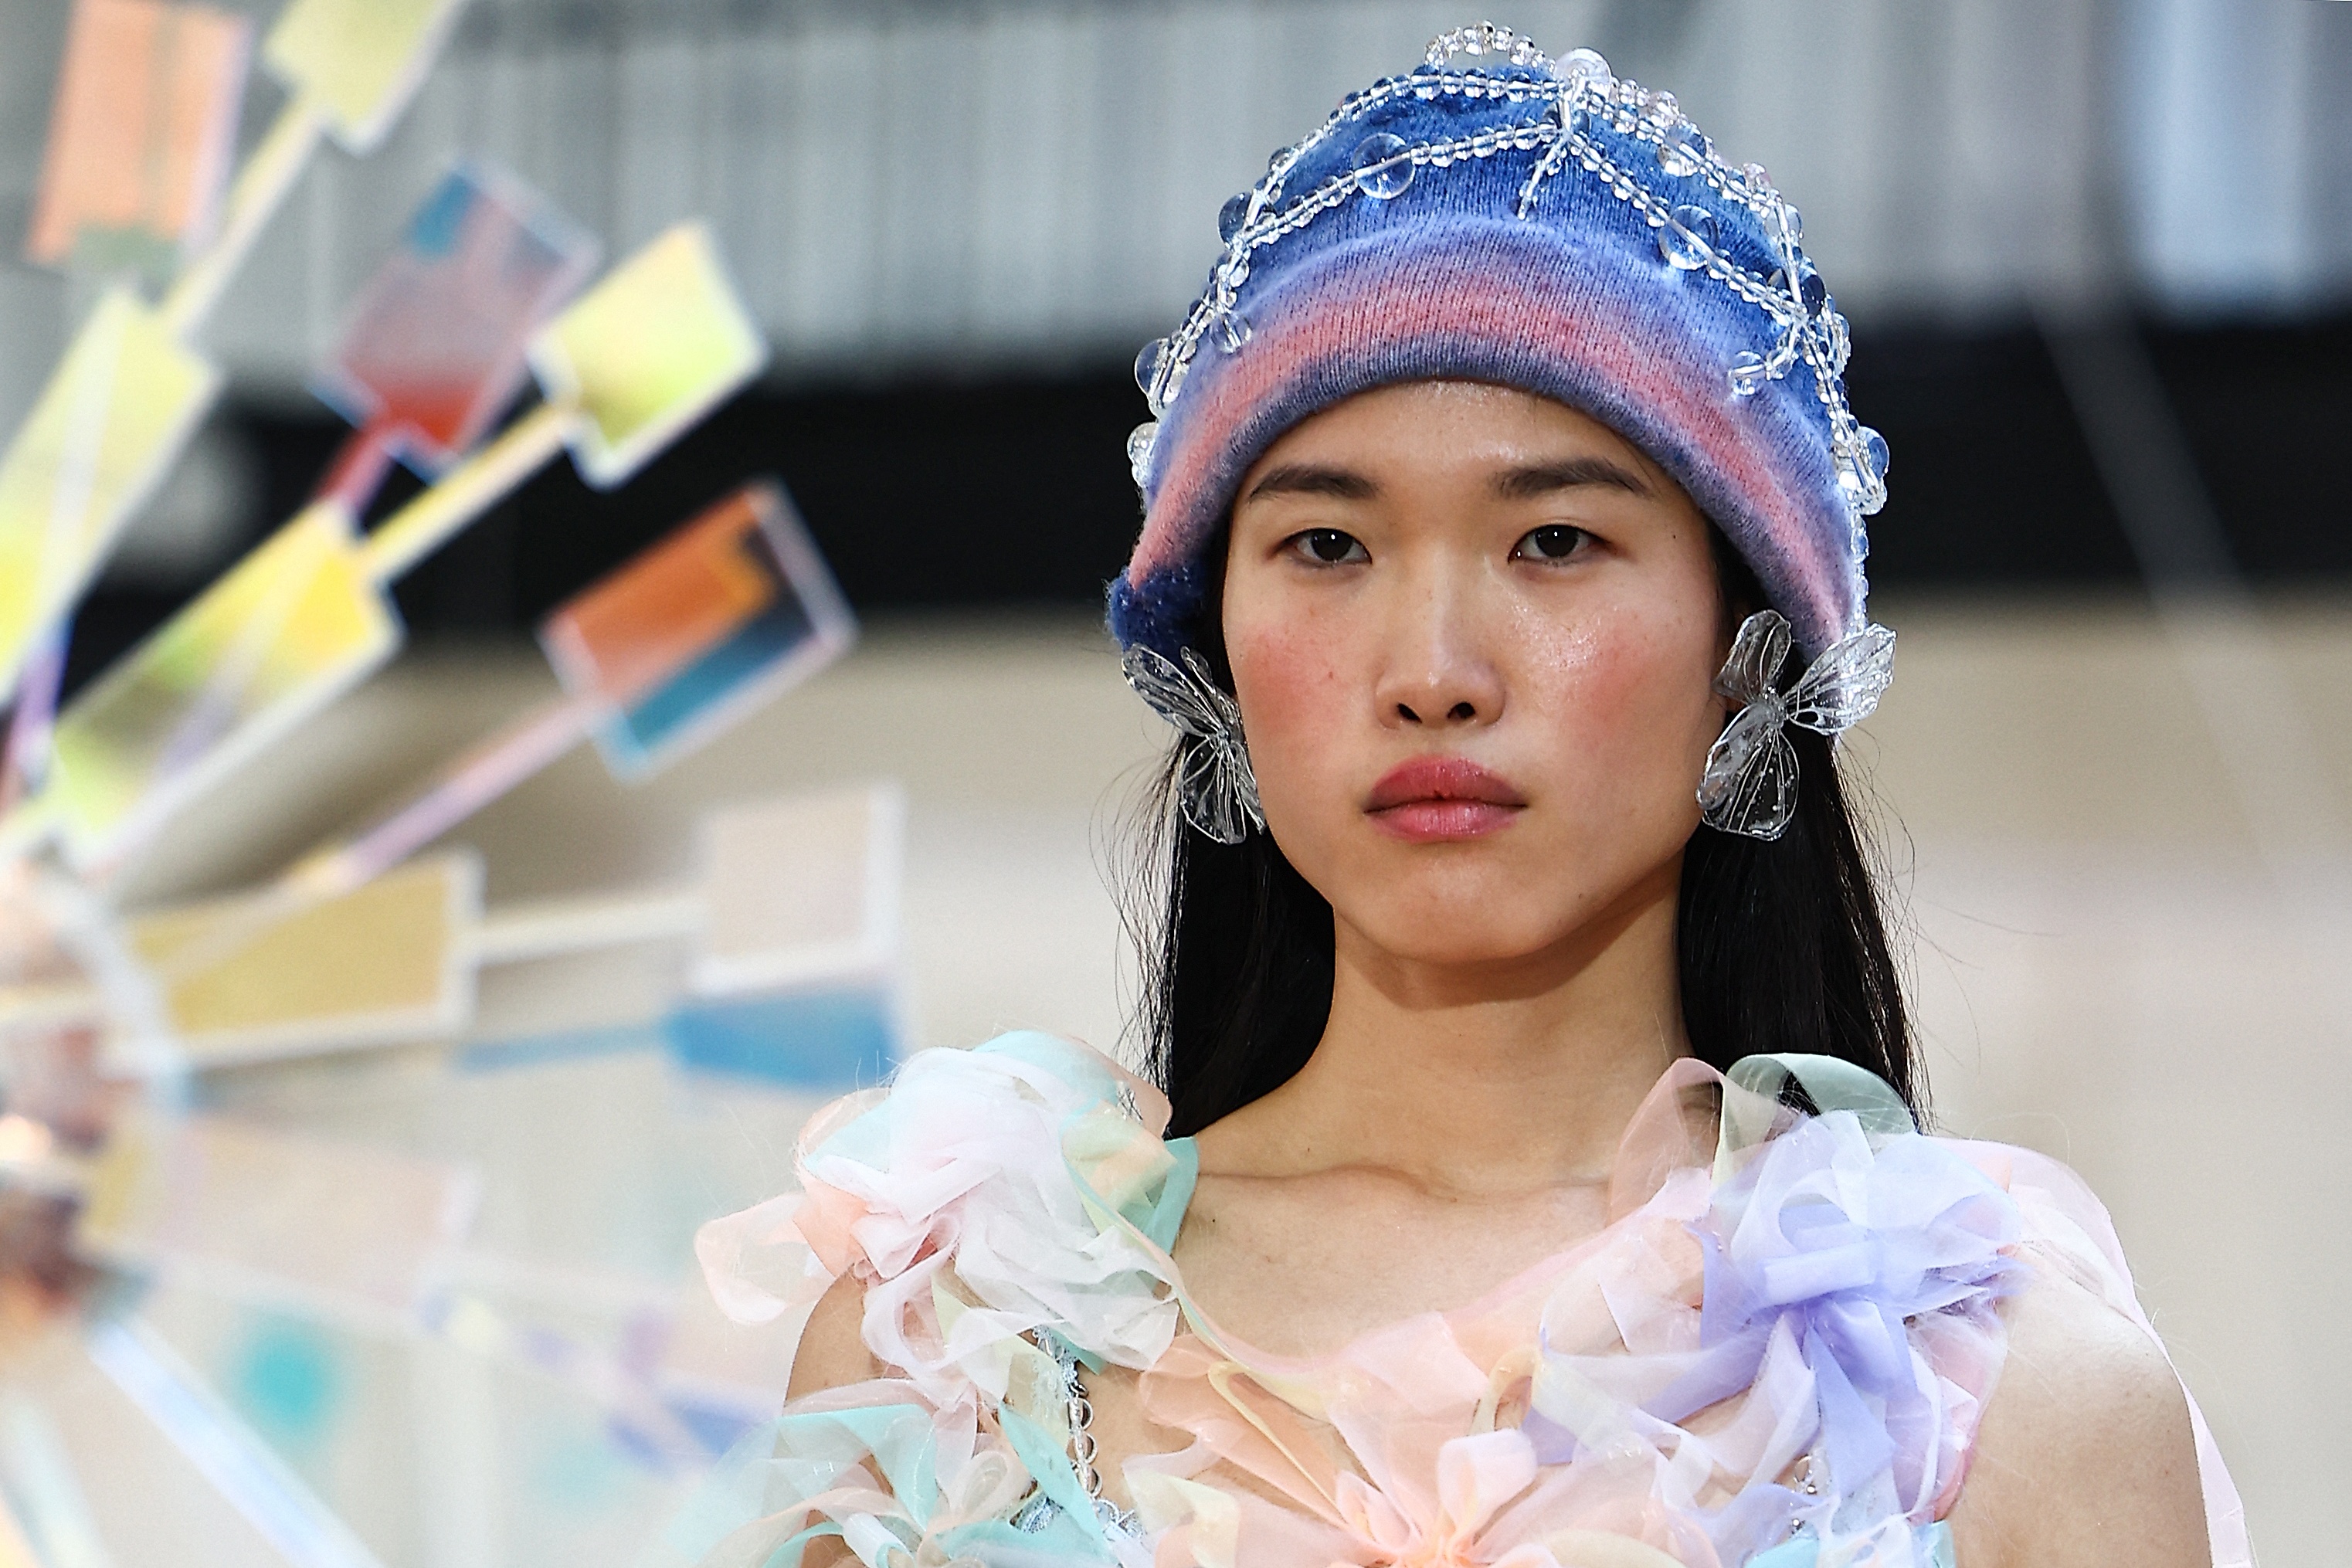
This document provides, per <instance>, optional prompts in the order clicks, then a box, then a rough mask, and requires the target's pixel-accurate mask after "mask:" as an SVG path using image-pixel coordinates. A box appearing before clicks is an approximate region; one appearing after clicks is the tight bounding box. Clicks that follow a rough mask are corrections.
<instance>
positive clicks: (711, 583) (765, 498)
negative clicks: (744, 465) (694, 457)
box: [540, 484, 856, 778]
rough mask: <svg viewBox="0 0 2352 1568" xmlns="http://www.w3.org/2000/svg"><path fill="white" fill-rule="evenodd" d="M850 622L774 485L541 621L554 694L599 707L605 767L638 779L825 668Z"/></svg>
mask: <svg viewBox="0 0 2352 1568" xmlns="http://www.w3.org/2000/svg"><path fill="white" fill-rule="evenodd" d="M855 636H856V622H855V620H854V619H853V618H852V617H851V616H850V613H849V607H848V605H847V604H846V603H845V601H844V600H843V599H842V597H841V591H840V589H839V588H838V587H837V586H836V585H835V583H834V581H833V574H832V573H831V572H830V571H828V570H827V569H826V567H825V564H824V557H823V556H821V555H819V554H818V553H817V551H816V546H815V545H814V543H813V542H811V541H810V540H809V537H808V533H807V531H806V530H805V529H803V527H802V526H801V522H800V519H799V517H798V516H797V514H795V513H794V512H793V510H792V507H791V503H790V502H788V501H787V500H785V499H784V495H783V492H782V490H781V489H778V488H776V487H775V486H774V485H772V484H759V485H752V486H749V487H747V488H745V489H742V490H740V491H738V492H736V493H735V494H734V495H732V496H730V497H729V498H728V499H727V500H723V501H721V502H719V504H718V505H717V506H715V507H713V508H711V509H710V510H709V511H707V512H705V513H704V514H703V515H702V516H700V517H698V518H697V519H695V520H694V521H692V522H689V523H688V524H687V525H686V526H685V527H683V528H681V529H680V530H678V531H677V532H676V533H674V534H672V535H670V537H669V538H667V539H666V540H664V541H662V542H660V543H659V544H656V545H655V546H654V547H653V548H652V549H651V550H648V551H646V552H645V553H644V554H642V555H640V556H638V557H637V558H636V559H635V560H634V561H631V562H630V563H627V564H626V565H625V566H623V567H622V568H621V569H620V570H619V571H617V572H615V573H614V574H612V575H611V576H609V577H606V578H604V580H603V581H601V582H599V583H597V584H593V586H591V587H589V588H588V589H587V590H585V591H584V592H583V593H581V594H580V595H577V596H575V597H574V598H572V600H571V601H570V602H569V603H567V604H565V605H562V607H561V608H559V609H558V610H557V611H556V612H555V613H554V614H553V615H551V616H549V617H548V618H547V620H546V621H545V622H544V623H543V624H542V625H541V627H540V643H541V646H542V647H545V648H546V650H547V657H548V660H549V662H550V663H551V664H552V665H554V667H555V672H556V675H557V677H558V678H559V679H562V682H563V686H564V689H565V690H567V691H569V692H570V693H572V695H573V696H575V697H583V698H592V699H594V700H598V701H600V702H602V703H604V704H607V705H609V706H610V708H611V710H612V711H611V716H610V717H609V718H608V719H607V720H606V721H604V724H603V725H601V726H600V727H599V729H598V730H597V743H598V745H599V746H600V747H601V748H602V750H603V752H604V760H605V762H606V763H607V764H608V765H609V766H610V767H611V768H612V769H613V771H614V773H618V774H620V775H621V776H623V777H625V778H630V777H637V776H641V775H643V774H645V773H649V772H651V771H653V770H654V769H656V768H658V767H660V766H662V765H663V764H664V763H667V762H668V761H670V760H671V759H672V758H674V757H676V756H677V755H679V754H680V753H682V752H686V751H688V750H690V749H691V748H692V747H694V746H695V745H697V744H698V743H699V742H702V741H704V740H706V739H708V738H709V736H710V735H712V734H714V733H716V732H717V731H719V730H720V729H723V728H724V727H725V726H726V725H727V724H728V723H730V721H733V720H734V719H735V718H736V717H738V716H740V714H741V713H742V712H744V711H745V710H748V709H750V708H751V707H754V706H757V705H758V704H759V703H761V702H762V701H764V700H767V699H768V698H770V697H772V696H773V695H775V694H776V693H777V692H778V691H780V690H782V689H784V688H786V687H788V686H791V685H793V684H794V683H796V682H798V681H800V680H802V679H806V678H807V676H808V675H809V674H811V673H812V672H814V670H816V669H818V668H822V667H823V666H824V665H826V664H828V663H830V662H832V660H833V659H834V658H836V657H838V656H839V654H840V653H841V651H842V650H843V649H845V648H846V647H848V646H849V644H850V641H851V640H852V638H853V637H855Z"/></svg>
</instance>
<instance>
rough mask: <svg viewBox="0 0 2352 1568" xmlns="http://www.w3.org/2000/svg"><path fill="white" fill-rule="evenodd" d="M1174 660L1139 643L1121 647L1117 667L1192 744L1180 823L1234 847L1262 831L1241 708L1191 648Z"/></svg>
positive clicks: (1179, 786) (1180, 781)
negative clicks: (1122, 655) (1255, 831)
mask: <svg viewBox="0 0 2352 1568" xmlns="http://www.w3.org/2000/svg"><path fill="white" fill-rule="evenodd" d="M1182 657H1183V662H1182V663H1181V664H1178V663H1177V662H1176V661H1175V660H1173V659H1171V658H1167V657H1166V656H1165V655H1163V654H1160V653H1159V652H1156V651H1155V650H1153V649H1151V648H1148V647H1142V646H1141V645H1140V644H1139V645H1137V646H1136V647H1131V648H1129V649H1128V650H1127V657H1126V658H1123V659H1122V660H1120V661H1119V668H1121V669H1122V670H1124V671H1125V672H1126V675H1127V683H1128V685H1129V686H1131V687H1133V688H1134V689H1135V694H1136V695H1137V696H1138V697H1140V698H1142V699H1143V700H1144V701H1145V702H1147V703H1149V704H1150V706H1151V710H1152V711H1153V712H1155V713H1157V714H1159V715H1160V717H1161V718H1162V719H1165V720H1167V721H1169V722H1170V723H1171V724H1173V725H1175V726H1176V728H1177V730H1178V731H1181V733H1182V734H1183V735H1185V736H1186V737H1187V738H1189V739H1190V740H1191V742H1192V744H1191V745H1190V746H1188V747H1187V748H1186V749H1185V754H1184V770H1183V772H1182V773H1181V774H1180V775H1179V776H1178V778H1177V781H1176V800H1177V805H1179V806H1180V807H1181V809H1182V811H1183V813H1184V820H1185V821H1187V822H1189V823H1191V824H1192V826H1194V827H1196V828H1198V829H1200V831H1201V832H1202V834H1204V835H1206V836H1207V837H1210V838H1212V839H1214V840H1215V841H1216V842H1217V843H1219V844H1239V843H1240V842H1241V841H1242V840H1243V839H1244V838H1246V837H1249V834H1250V830H1251V829H1252V828H1257V829H1260V830H1263V829H1264V828H1265V808H1264V807H1262V806H1260V805H1258V799H1257V775H1256V774H1255V773H1252V772H1251V771H1250V760H1249V744H1248V742H1246V741H1244V739H1243V737H1242V710H1241V704H1239V703H1237V702H1235V701H1234V700H1233V699H1232V698H1231V697H1230V696H1228V695H1226V693H1225V691H1224V690H1223V688H1221V687H1219V686H1218V685H1217V683H1216V681H1215V680H1214V679H1212V678H1211V676H1210V674H1209V667H1208V664H1207V662H1206V661H1204V660H1203V659H1202V658H1201V655H1200V653H1199V652H1198V651H1197V650H1195V649H1193V648H1189V647H1188V648H1186V649H1184V650H1183V656H1182Z"/></svg>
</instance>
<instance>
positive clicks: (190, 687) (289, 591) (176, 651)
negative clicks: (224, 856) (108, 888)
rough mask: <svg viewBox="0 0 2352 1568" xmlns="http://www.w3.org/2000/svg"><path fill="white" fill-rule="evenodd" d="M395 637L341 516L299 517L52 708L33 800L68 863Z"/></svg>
mask: <svg viewBox="0 0 2352 1568" xmlns="http://www.w3.org/2000/svg"><path fill="white" fill-rule="evenodd" d="M399 640H400V624H399V621H398V620H397V618H396V617H395V616H394V612H393V609H392V606H391V605H390V604H389V603H388V602H387V601H386V599H385V598H384V596H383V592H382V591H381V590H380V589H378V588H377V587H376V585H375V584H373V583H372V582H371V581H369V579H368V577H367V574H366V573H365V572H364V571H363V570H362V565H361V562H360V556H359V551H358V548H357V543H356V541H355V540H354V538H353V536H352V527H351V522H350V520H349V518H348V517H346V516H345V515H344V514H343V513H342V512H341V510H340V509H337V508H334V507H330V506H320V507H313V508H311V509H310V510H307V511H305V512H303V513H302V514H301V515H300V516H299V517H297V518H296V519H295V520H294V521H292V522H289V523H288V524H287V525H286V526H285V527H284V528H282V529H280V530H279V531H278V533H277V534H276V535H275V536H274V537H272V538H271V539H270V540H269V541H268V542H266V543H264V544H263V545H262V546H261V547H260V548H259V549H257V550H256V551H255V552H253V553H252V554H250V555H248V556H247V557H246V558H245V560H243V561H241V562H239V563H237V565H236V567H235V568H233V569H232V570H231V571H230V572H229V573H228V574H227V575H226V576H225V577H223V578H221V579H220V581H218V582H217V583H215V584H213V585H212V586H211V587H210V588H207V589H206V590H205V592H204V593H203V594H202V595H199V596H198V597H197V598H196V599H195V600H194V602H193V603H191V604H189V605H187V606H186V607H185V608H184V609H182V610H181V611H180V612H179V614H177V615H175V616H173V617H172V619H170V620H169V621H167V622H165V623H164V624H163V627H162V628H161V629H160V630H158V631H156V632H155V633H154V634H152V636H150V637H148V638H147V640H146V641H145V642H142V643H141V644H140V645H139V646H138V647H136V648H133V649H132V650H131V652H130V653H129V654H127V655H126V656H124V658H122V660H121V662H120V663H118V664H117V665H116V666H115V667H114V668H111V669H110V670H109V671H108V672H107V673H106V674H105V675H104V676H103V677H101V678H100V679H99V680H98V681H97V682H96V683H95V684H94V685H92V686H91V687H90V688H89V689H88V690H86V691H84V692H83V693H82V694H81V695H80V696H79V698H77V699H76V700H74V701H73V702H72V703H70V704H69V705H68V707H67V708H66V710H65V711H64V712H63V713H61V714H60V715H59V716H58V725H57V731H56V735H55V739H54V742H53V745H54V752H53V758H52V762H51V764H50V772H49V776H48V780H47V784H46V787H45V788H44V789H43V791H42V794H41V797H40V800H41V804H42V805H43V806H44V807H45V808H46V809H47V812H48V813H49V817H50V821H51V823H52V824H53V825H54V826H56V827H57V828H58V830H59V831H60V832H61V833H62V834H63V836H64V838H65V844H66V850H67V854H68V858H70V859H71V860H73V862H74V863H75V864H76V865H78V866H85V867H87V866H90V865H93V864H96V863H98V862H100V861H101V860H103V859H106V858H110V857H112V856H114V855H116V854H118V853H120V852H121V851H122V850H124V849H127V848H128V847H131V845H132V844H134V843H136V841H137V840H138V839H139V838H140V837H142V835H143V834H144V833H145V832H146V831H147V830H148V829H149V828H151V827H152V826H154V825H156V824H159V823H160V822H161V821H162V820H163V817H164V816H167V815H168V814H169V813H170V812H171V811H173V809H174V808H176V807H177V806H178V805H179V804H180V803H181V802H183V801H184V800H186V799H188V798H189V797H190V796H192V795H194V794H195V793H196V792H197V791H199V790H201V789H203V788H204V787H205V785H206V784H209V783H210V782H211V781H212V780H214V779H215V778H217V777H218V776H219V775H220V774H221V773H225V772H226V771H227V770H228V769H230V768H233V767H235V766H236V764H237V763H239V762H240V761H242V760H243V759H244V758H246V757H247V756H250V755H251V754H252V753H253V752H255V751H257V750H258V749H259V748H260V747H262V746H263V745H265V744H267V743H268V742H269V741H270V740H271V739H272V738H273V737H275V736H277V735H278V734H281V733H283V732H284V731H286V730H288V729H289V728H290V727H291V726H293V725H295V724H297V723H299V722H300V721H302V720H303V719H304V718H306V717H308V716H309V715H310V714H312V713H315V712H317V711H318V710H320V709H321V708H323V707H325V706H326V705H327V704H328V703H329V702H331V701H332V700H334V699H335V698H336V697H338V696H340V695H341V693H342V692H343V691H344V690H346V689H348V688H350V687H351V686H352V684H353V683H354V682H356V681H358V680H359V679H361V678H362V677H363V676H364V675H366V674H367V673H368V672H369V671H370V670H372V669H373V668H375V667H376V666H377V665H378V664H380V663H382V662H383V660H384V659H385V658H388V657H390V655H391V654H392V652H393V650H394V647H397V646H398V644H399Z"/></svg>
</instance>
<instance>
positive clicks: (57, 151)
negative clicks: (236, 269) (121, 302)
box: [25, 0, 253, 273]
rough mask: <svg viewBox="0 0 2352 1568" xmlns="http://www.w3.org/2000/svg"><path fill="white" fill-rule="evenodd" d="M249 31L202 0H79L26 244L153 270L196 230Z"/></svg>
mask: <svg viewBox="0 0 2352 1568" xmlns="http://www.w3.org/2000/svg"><path fill="white" fill-rule="evenodd" d="M252 37H253V35H252V28H251V27H250V26H249V25H248V24H247V21H246V19H245V18H244V17H242V16H235V15H233V14H231V13H229V12H226V11H215V10H213V9H211V8H209V7H207V6H203V5H170V4H165V3H163V0H76V4H75V5H74V11H73V22H72V26H70V28H69V29H68V32H67V34H66V58H65V64H64V67H63V68H62V69H61V70H60V71H59V73H58V96H57V100H56V105H55V108H54V109H53V110H52V111H51V113H50V116H49V145H48V152H47V156H46V157H45V158H44V159H43V161H42V164H41V185H40V194H39V195H38V196H37V199H36V201H35V205H34V209H33V224H32V230H31V232H30V234H29V235H28V236H27V237H26V242H25V254H26V256H27V257H28V258H31V259H32V260H35V261H38V262H43V263H46V264H48V265H52V266H54V265H56V264H58V263H60V262H63V261H65V260H67V259H68V258H70V257H72V256H74V255H75V254H76V252H77V251H79V253H80V255H81V258H82V259H83V260H84V261H85V262H87V263H89V264H91V265H93V266H98V267H110V266H121V265H125V264H128V265H132V266H142V267H145V268H148V269H149V270H151V271H155V272H159V273H160V272H163V271H166V270H168V269H169V268H170V266H171V264H172V263H173V262H174V261H175V260H176V259H177V258H178V257H179V255H180V253H181V251H182V250H183V249H184V247H187V246H188V245H190V244H192V243H194V242H195V241H198V240H201V239H202V238H204V237H205V233H206V232H207V231H208V230H209V229H210V227H211V226H212V222H213V218H214V216H215V209H216V207H217V206H218V204H219V198H220V190H221V184H222V182H223V181H224V180H225V179H226V177H227V174H228V161H229V153H230V150H231V148H232V145H233V144H234V142H235V141H236V117H237V105H238V102H239V100H241V99H242V97H243V96H244V92H245V68H246V61H247V57H248V55H249V54H250V52H251V49H252Z"/></svg>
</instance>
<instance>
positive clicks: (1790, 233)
mask: <svg viewBox="0 0 2352 1568" xmlns="http://www.w3.org/2000/svg"><path fill="white" fill-rule="evenodd" d="M1773 214H1774V216H1776V217H1778V218H1779V219H1780V232H1781V233H1782V234H1784V235H1786V236H1787V237H1788V238H1789V243H1790V244H1791V245H1793V244H1795V243H1796V242H1797V241H1798V240H1801V239H1802V238H1804V237H1805V215H1804V214H1802V213H1801V212H1799V211H1798V210H1797V209H1796V208H1794V207H1792V206H1790V205H1789V204H1788V203H1786V202H1781V203H1780V204H1779V205H1777V206H1776V207H1775V208H1774V209H1773Z"/></svg>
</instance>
